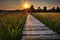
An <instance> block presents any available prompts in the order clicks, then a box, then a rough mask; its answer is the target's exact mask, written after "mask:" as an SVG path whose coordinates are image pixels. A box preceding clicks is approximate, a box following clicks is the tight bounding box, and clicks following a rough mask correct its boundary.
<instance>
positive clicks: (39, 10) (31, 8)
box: [0, 5, 60, 12]
mask: <svg viewBox="0 0 60 40" xmlns="http://www.w3.org/2000/svg"><path fill="white" fill-rule="evenodd" d="M26 10H28V12H60V7H57V8H55V7H52V8H51V9H49V10H47V7H46V6H45V7H43V9H41V8H40V7H38V8H37V9H35V8H34V5H31V7H30V8H28V9H23V10H19V9H17V10H0V12H25V11H26Z"/></svg>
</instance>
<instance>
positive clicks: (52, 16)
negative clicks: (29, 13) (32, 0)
mask: <svg viewBox="0 0 60 40" xmlns="http://www.w3.org/2000/svg"><path fill="white" fill-rule="evenodd" d="M33 15H34V16H35V17H36V18H38V19H39V20H40V21H41V22H43V23H44V24H46V25H47V26H48V27H49V28H51V29H53V30H54V31H55V32H57V33H58V34H60V13H33Z"/></svg>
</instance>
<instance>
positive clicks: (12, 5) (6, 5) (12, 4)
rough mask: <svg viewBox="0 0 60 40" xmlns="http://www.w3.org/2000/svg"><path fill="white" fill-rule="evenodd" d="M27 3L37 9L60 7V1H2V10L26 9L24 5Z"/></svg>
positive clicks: (0, 6) (0, 0) (0, 2)
mask: <svg viewBox="0 0 60 40" xmlns="http://www.w3.org/2000/svg"><path fill="white" fill-rule="evenodd" d="M25 2H27V3H28V4H29V6H31V5H32V4H33V5H34V7H35V8H37V7H38V6H40V7H41V8H43V7H44V6H47V8H48V9H49V8H52V7H53V6H54V7H57V6H59V7H60V0H0V9H4V10H5V9H9V10H15V9H24V7H23V4H25Z"/></svg>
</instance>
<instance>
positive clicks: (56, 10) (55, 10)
mask: <svg viewBox="0 0 60 40" xmlns="http://www.w3.org/2000/svg"><path fill="white" fill-rule="evenodd" d="M30 11H31V12H60V7H57V8H55V7H52V8H51V9H49V10H47V7H46V6H45V7H43V9H41V8H40V7H38V8H37V9H35V8H34V5H31V7H30Z"/></svg>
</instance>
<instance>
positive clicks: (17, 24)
mask: <svg viewBox="0 0 60 40" xmlns="http://www.w3.org/2000/svg"><path fill="white" fill-rule="evenodd" d="M26 17H27V14H24V13H19V12H6V13H4V12H2V13H0V40H18V39H20V37H21V33H22V29H23V26H24V23H25V20H26Z"/></svg>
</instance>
